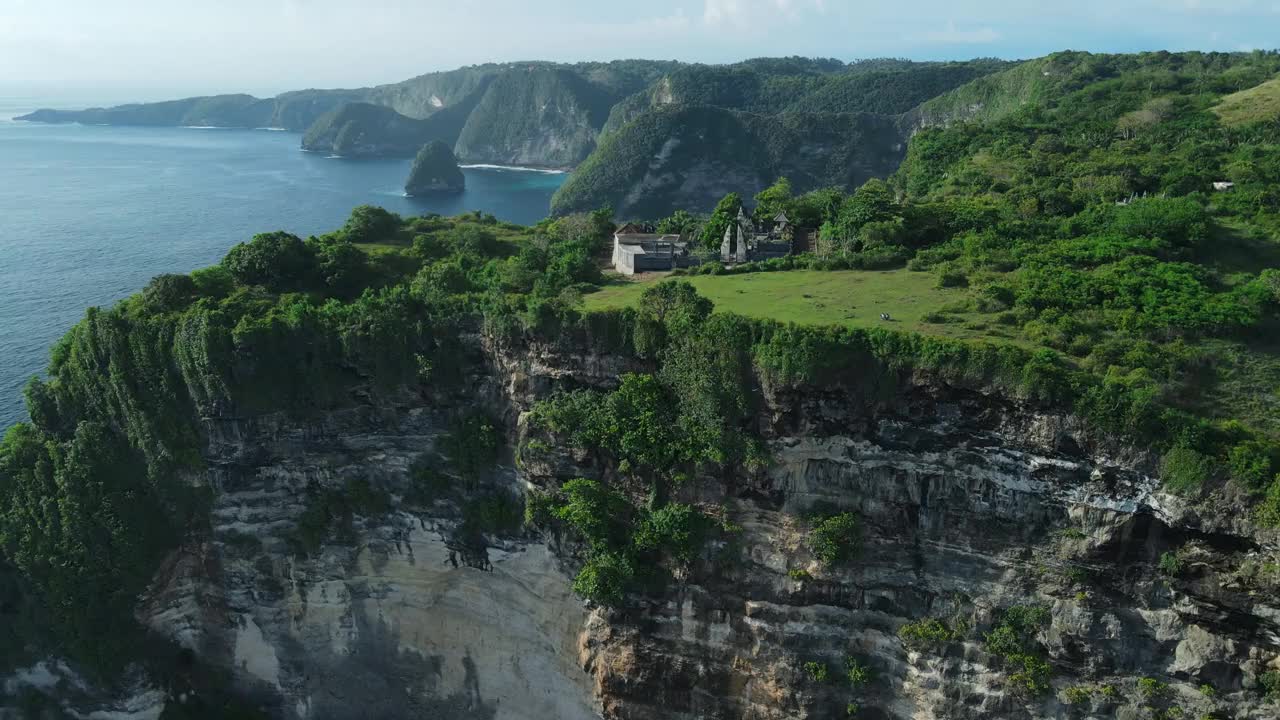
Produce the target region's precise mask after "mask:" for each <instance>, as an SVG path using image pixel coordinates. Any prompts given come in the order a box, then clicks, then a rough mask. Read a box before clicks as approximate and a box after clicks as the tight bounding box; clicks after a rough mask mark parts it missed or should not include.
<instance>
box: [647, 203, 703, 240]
mask: <svg viewBox="0 0 1280 720" xmlns="http://www.w3.org/2000/svg"><path fill="white" fill-rule="evenodd" d="M700 222H701V220H700V219H699V218H698V216H697V215H694V214H693V213H691V212H689V211H688V210H683V209H681V210H676V211H675V212H673V213H671V215H669V216H668V217H665V218H663V219H662V220H659V221H658V232H660V233H662V234H663V235H684V234H685V233H692V232H693V231H694V230H696V229H697V228H698V225H699V223H700Z"/></svg>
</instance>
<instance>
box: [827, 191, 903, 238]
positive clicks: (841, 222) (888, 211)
mask: <svg viewBox="0 0 1280 720" xmlns="http://www.w3.org/2000/svg"><path fill="white" fill-rule="evenodd" d="M896 215H897V202H896V200H895V199H894V193H893V188H891V187H889V184H888V183H886V182H885V181H883V180H879V179H871V180H868V181H867V182H866V183H864V184H863V186H862V187H860V188H858V189H857V190H855V191H854V193H853V195H850V196H849V198H848V199H847V200H845V201H844V202H843V203H841V205H840V212H839V215H838V218H837V220H836V226H837V228H838V229H839V232H840V233H841V235H842V236H843V237H844V238H846V239H847V238H851V237H853V236H855V235H857V234H858V231H859V230H861V229H862V226H863V225H866V224H867V223H869V222H877V221H881V220H891V219H893V218H894V217H896Z"/></svg>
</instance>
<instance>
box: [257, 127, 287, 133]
mask: <svg viewBox="0 0 1280 720" xmlns="http://www.w3.org/2000/svg"><path fill="white" fill-rule="evenodd" d="M254 130H270V131H271V132H289V128H277V127H260V128H254Z"/></svg>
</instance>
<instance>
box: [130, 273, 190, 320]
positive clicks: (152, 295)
mask: <svg viewBox="0 0 1280 720" xmlns="http://www.w3.org/2000/svg"><path fill="white" fill-rule="evenodd" d="M195 294H196V283H195V281H194V280H192V279H191V276H190V275H173V274H166V275H157V276H155V277H154V278H151V282H149V283H147V286H146V287H145V288H143V290H142V305H143V307H145V308H146V309H147V310H148V311H149V312H168V311H170V310H178V309H180V308H182V307H183V306H184V305H185V304H186V302H187V301H188V300H190V299H191V297H192V296H194V295H195Z"/></svg>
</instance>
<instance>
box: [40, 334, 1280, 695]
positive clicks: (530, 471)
mask: <svg viewBox="0 0 1280 720" xmlns="http://www.w3.org/2000/svg"><path fill="white" fill-rule="evenodd" d="M569 337H572V336H569ZM859 362H861V361H860V359H858V358H851V367H852V366H853V365H856V364H858V363H859ZM460 363H461V367H464V368H466V370H465V373H464V375H463V376H462V377H461V378H460V382H458V383H457V385H456V386H454V387H453V389H450V390H443V389H442V388H441V386H440V385H439V384H438V383H437V384H433V385H420V386H416V387H406V388H403V389H402V390H400V391H397V392H395V393H391V394H386V393H382V394H380V396H379V397H380V399H378V400H376V401H366V402H362V403H357V404H356V405H353V406H350V407H346V408H343V409H336V410H333V411H329V412H325V413H323V414H322V415H319V416H314V417H312V418H310V419H308V420H306V421H305V422H300V421H298V420H295V419H290V418H288V417H287V416H285V415H283V414H280V413H267V414H260V415H248V416H246V415H233V414H220V413H217V412H215V413H213V414H210V415H206V416H205V417H204V418H203V419H202V421H201V424H202V434H203V435H204V437H205V440H204V444H203V447H202V450H201V453H202V455H203V456H204V459H205V463H206V465H207V469H206V470H204V471H202V472H201V473H200V474H199V476H197V477H194V478H192V480H193V481H195V482H196V483H198V484H200V485H205V486H208V487H210V488H215V489H216V496H215V500H214V502H213V505H212V506H211V509H210V513H209V520H208V522H209V527H208V530H207V532H205V533H200V534H197V535H193V536H192V537H191V538H190V539H189V540H188V541H187V542H185V543H184V544H183V545H182V547H181V548H180V549H179V550H177V551H176V552H174V553H173V554H171V555H170V556H169V558H168V559H167V560H166V561H165V563H164V565H163V567H162V568H161V570H160V571H159V572H158V573H157V574H156V575H155V577H154V579H153V581H152V583H151V586H150V588H149V589H148V591H147V592H146V593H145V595H144V596H143V597H142V598H141V600H140V602H139V603H138V605H137V610H136V615H137V617H138V619H139V620H140V621H141V622H142V623H143V624H144V625H146V626H147V627H149V628H151V629H152V630H154V631H156V632H157V633H159V634H161V635H163V636H165V637H168V638H172V639H173V640H174V641H176V642H177V643H179V644H180V645H181V646H183V647H186V648H189V649H190V650H191V651H192V652H195V653H196V654H197V655H198V657H200V658H201V659H202V661H204V662H208V663H212V664H215V665H216V666H218V667H221V668H225V669H226V670H227V671H229V672H230V674H231V677H232V679H233V682H234V685H235V686H236V687H237V688H238V689H239V691H240V692H242V693H244V694H246V695H247V696H248V697H251V698H255V699H256V700H255V702H256V703H257V704H259V706H261V707H264V708H266V709H267V710H268V713H269V715H270V716H272V717H282V718H358V717H369V716H371V715H377V716H379V717H388V718H400V717H403V718H410V717H421V716H423V715H424V714H425V715H431V716H433V717H446V718H501V719H507V718H512V719H528V720H542V719H544V718H548V717H558V718H583V719H586V718H599V717H604V718H629V719H650V718H652V719H655V720H656V719H657V718H663V719H669V718H690V719H692V718H703V717H729V718H747V717H752V718H820V717H831V716H833V714H836V715H838V714H843V713H844V711H845V708H846V705H850V704H852V705H856V707H857V708H858V715H857V716H858V717H875V718H893V719H894V720H898V719H901V720H907V719H909V718H934V717H937V718H943V717H945V718H956V719H965V718H973V719H975V720H976V719H978V718H1050V717H1062V716H1064V715H1067V714H1076V713H1079V714H1080V715H1082V716H1086V717H1102V716H1113V715H1114V716H1116V717H1140V716H1141V715H1140V714H1138V713H1140V712H1142V711H1141V710H1140V708H1143V707H1150V708H1157V709H1160V708H1166V709H1167V708H1172V707H1178V708H1180V709H1181V710H1180V712H1183V713H1184V716H1192V717H1198V716H1201V715H1202V714H1204V713H1208V712H1213V711H1221V710H1223V709H1229V710H1230V711H1231V712H1232V713H1233V714H1232V715H1231V716H1232V717H1240V718H1243V717H1249V718H1274V717H1280V714H1278V713H1277V711H1276V707H1275V706H1274V705H1268V704H1265V703H1264V701H1262V700H1261V699H1260V695H1259V692H1260V690H1259V681H1260V680H1259V679H1260V677H1261V676H1262V674H1263V673H1264V672H1265V671H1266V670H1267V669H1268V668H1270V667H1273V666H1274V664H1275V663H1276V661H1277V657H1278V656H1277V648H1276V643H1275V638H1276V637H1277V631H1280V627H1277V621H1276V618H1277V617H1278V616H1280V615H1278V614H1277V610H1280V608H1277V607H1276V604H1275V600H1274V597H1275V595H1274V588H1275V583H1276V582H1277V581H1278V580H1280V578H1277V577H1276V575H1275V573H1274V572H1273V571H1272V570H1270V569H1267V568H1268V566H1266V565H1265V564H1264V558H1265V557H1266V556H1267V555H1266V554H1267V553H1270V552H1274V547H1275V539H1276V538H1275V537H1274V535H1273V534H1271V533H1259V532H1258V531H1257V530H1255V529H1253V528H1252V527H1251V526H1250V525H1249V524H1248V523H1247V522H1244V521H1242V520H1241V519H1240V517H1238V516H1237V515H1235V514H1233V513H1231V512H1230V511H1229V510H1228V508H1226V507H1225V506H1223V505H1212V506H1192V505H1189V504H1188V503H1187V502H1185V501H1183V500H1180V499H1178V498H1176V497H1174V496H1171V495H1168V494H1166V493H1164V492H1162V491H1161V490H1160V484H1159V480H1158V478H1157V477H1156V476H1155V474H1154V469H1153V459H1152V458H1151V457H1149V456H1148V455H1147V454H1146V453H1145V452H1144V451H1143V450H1142V449H1140V448H1134V447H1130V446H1126V445H1124V444H1123V443H1117V442H1115V441H1114V440H1112V439H1110V438H1108V437H1106V436H1105V435H1101V434H1098V433H1095V432H1092V431H1090V429H1089V428H1088V427H1086V426H1085V425H1084V424H1083V423H1082V422H1081V421H1080V420H1079V419H1078V418H1076V417H1074V416H1072V415H1070V414H1069V413H1063V412H1060V411H1054V410H1053V409H1051V408H1046V407H1044V406H1043V405H1040V404H1038V403H1034V402H1029V401H1027V400H1021V399H1018V398H1017V397H1015V396H1012V395H1009V394H1007V393H1004V392H1001V391H998V390H996V389H994V388H990V387H987V388H984V387H982V386H981V385H973V384H968V385H967V386H961V385H954V384H952V383H950V382H947V381H945V380H943V379H942V378H941V377H938V376H934V375H932V374H931V373H928V372H910V371H906V372H903V371H894V370H891V369H889V368H886V367H880V368H876V367H874V363H873V364H872V365H862V367H864V368H865V369H866V374H858V373H845V374H842V375H841V376H840V379H830V380H827V381H821V382H809V383H796V382H783V381H781V380H778V379H777V378H773V377H771V374H770V373H767V372H764V371H762V370H756V371H754V373H753V378H752V380H751V382H752V384H754V385H755V386H756V387H757V388H758V391H759V403H758V407H757V408H756V410H755V411H754V412H753V413H752V415H751V417H750V419H749V422H748V425H749V426H750V428H752V429H753V430H754V431H757V432H758V433H759V434H760V437H761V438H762V439H763V440H764V441H765V442H766V444H767V447H768V450H769V453H770V454H771V455H772V462H771V464H770V465H769V466H768V467H767V468H763V469H760V470H757V471H752V472H747V473H744V474H729V475H721V474H718V473H707V474H699V475H698V476H697V477H695V478H691V479H690V480H688V481H686V483H685V484H684V485H682V486H680V487H679V488H677V489H676V496H677V498H678V499H680V500H682V501H685V502H690V503H693V504H695V505H696V506H699V507H703V508H706V509H707V511H708V512H711V513H713V514H715V515H717V516H718V517H720V522H722V523H723V524H724V526H725V527H726V528H728V530H726V531H725V532H724V534H723V535H721V539H720V540H717V541H715V542H712V543H711V544H709V545H708V546H707V547H706V548H704V549H703V550H702V551H701V552H700V553H699V556H698V559H697V560H696V561H695V562H693V563H692V564H691V565H690V566H689V567H688V569H687V570H686V571H683V572H681V573H677V575H676V576H675V578H674V582H672V583H671V584H669V585H668V586H667V588H666V589H665V590H661V591H657V592H649V593H644V594H641V595H638V596H636V597H634V598H633V599H632V600H631V601H630V602H628V603H627V605H626V606H625V607H623V608H619V609H615V610H610V609H607V608H603V607H599V606H595V605H590V604H584V603H582V601H580V600H579V599H578V598H577V597H575V596H574V594H573V591H572V590H571V584H572V577H573V573H574V572H576V570H577V568H578V567H580V557H581V555H580V551H581V549H582V546H581V545H579V544H577V543H575V542H574V541H572V540H571V539H569V538H568V537H565V536H561V535H560V534H559V533H550V532H545V531H544V532H542V533H539V532H534V531H531V530H527V529H523V530H522V529H520V528H519V527H518V525H507V526H506V527H501V525H500V524H499V525H495V526H494V528H496V529H493V531H491V532H485V533H484V534H483V535H482V536H480V537H479V538H477V536H475V535H474V534H472V531H470V530H468V529H467V526H468V523H469V522H471V520H469V519H468V518H469V513H470V512H471V511H470V510H468V509H467V508H471V507H474V505H473V504H472V503H471V500H472V499H474V498H478V497H485V496H486V494H492V493H513V494H527V493H529V492H532V491H534V490H544V491H545V490H549V489H552V488H554V487H555V486H556V484H557V483H558V482H560V481H561V480H563V479H564V478H566V477H573V476H579V475H590V476H595V477H602V478H611V479H612V481H613V482H624V484H625V481H624V480H623V478H622V477H621V476H620V475H619V473H618V468H617V467H615V466H612V465H610V464H604V465H601V464H599V463H598V458H594V457H592V456H590V455H584V454H583V453H581V452H578V451H575V450H573V449H572V448H571V447H569V446H568V445H566V444H565V443H564V442H563V439H561V441H559V442H557V441H556V439H555V438H554V437H548V436H546V435H544V434H543V433H542V431H540V430H538V429H537V428H536V426H535V425H534V424H533V423H531V421H530V414H529V410H530V409H531V408H532V407H533V406H534V404H535V403H536V402H537V401H539V400H542V399H545V398H547V397H549V396H551V395H552V393H554V392H557V391H560V390H566V389H573V388H598V389H610V388H613V387H615V386H616V384H617V378H618V377H619V376H620V375H621V374H622V373H624V372H627V371H648V370H650V369H652V366H651V364H650V363H649V362H646V361H642V360H638V359H635V358H634V357H632V356H630V355H629V354H627V353H623V354H618V353H616V352H613V351H609V350H606V349H604V348H603V347H602V346H600V345H599V343H593V342H587V343H583V342H582V341H581V340H573V339H561V340H544V339H538V338H536V337H528V338H525V339H523V340H515V341H512V340H510V339H507V340H501V339H498V338H496V337H493V336H480V335H473V336H471V340H470V341H468V342H467V343H466V344H465V346H464V348H463V351H462V353H461V356H460ZM361 395H364V393H363V392H362V391H361V392H357V393H356V396H361ZM365 397H368V396H367V395H365ZM477 410H479V411H482V412H484V413H485V414H487V415H488V416H490V417H493V418H495V419H496V422H497V424H498V427H499V428H500V430H501V432H502V435H504V436H505V441H504V445H506V447H508V448H519V451H518V453H517V454H516V455H514V456H513V454H512V452H511V451H510V450H508V451H505V452H503V453H501V454H500V459H499V461H498V462H497V463H496V464H495V465H494V466H493V467H492V468H490V469H489V470H487V471H485V472H484V473H483V474H482V475H481V476H479V477H477V478H475V479H472V480H466V479H465V478H464V477H459V476H457V475H456V474H454V473H455V470H454V469H456V468H457V467H459V465H458V464H457V460H458V456H457V453H458V452H460V451H459V450H458V446H457V444H456V442H455V441H453V440H451V437H452V436H453V435H454V434H455V433H456V428H457V424H456V417H457V416H458V414H459V413H471V412H475V411H477ZM535 447H536V448H538V449H537V450H536V451H535V450H534V448H535ZM451 454H452V457H451ZM515 457H519V458H521V459H520V460H518V461H517V460H515V459H514V458H515ZM450 468H454V469H450ZM424 478H425V479H424ZM424 483H425V484H424ZM358 484H365V486H367V487H374V488H378V489H379V490H380V491H383V492H385V493H386V497H387V499H388V502H389V504H387V505H382V506H378V504H377V503H371V504H368V505H367V509H364V510H357V511H355V513H354V514H353V515H348V516H347V519H346V520H345V521H340V523H339V528H342V527H345V529H339V530H338V531H337V532H335V533H331V534H329V535H327V536H325V537H323V538H322V540H321V541H320V542H318V543H317V544H316V545H315V546H314V547H312V548H310V550H308V549H306V547H305V545H304V546H300V545H299V542H300V541H299V534H300V531H301V529H302V528H305V527H306V526H308V524H313V523H314V522H315V520H314V517H315V507H316V502H317V498H319V497H324V496H325V494H326V493H331V492H342V491H343V490H344V488H346V489H349V488H351V487H353V486H355V485H358ZM489 496H491V495H489ZM832 511H844V512H851V513H856V515H857V517H858V518H859V525H860V540H859V549H858V551H857V553H856V555H855V556H854V558H853V559H852V561H851V562H849V563H847V564H843V565H840V566H837V567H831V566H828V565H826V564H824V563H823V562H821V561H820V560H819V558H818V557H817V555H816V553H815V552H814V550H813V548H812V545H811V543H810V542H809V541H808V539H807V537H808V532H809V525H810V523H811V522H812V520H810V518H812V517H813V513H814V512H828V513H829V512H832ZM341 523H346V524H345V525H342V524H341ZM1171 552H1176V553H1177V554H1178V556H1179V557H1180V558H1182V560H1181V562H1182V563H1183V564H1184V569H1183V570H1182V571H1180V572H1178V573H1176V574H1169V573H1166V572H1162V571H1161V570H1160V569H1158V568H1159V566H1160V562H1159V560H1160V558H1161V557H1162V555H1163V554H1166V553H1171ZM1011 607H1037V608H1043V609H1045V613H1046V614H1045V616H1044V618H1045V619H1044V621H1043V625H1041V626H1039V627H1037V628H1035V629H1034V631H1033V634H1034V638H1035V640H1036V642H1037V644H1038V645H1039V646H1041V647H1042V648H1043V652H1044V654H1045V658H1046V659H1047V662H1048V663H1049V664H1050V665H1051V667H1052V676H1051V680H1048V681H1047V682H1049V684H1050V685H1051V690H1050V691H1049V692H1038V693H1028V692H1026V691H1025V690H1023V689H1020V686H1019V685H1018V684H1017V679H1016V675H1015V670H1014V669H1011V667H1010V663H1009V661H1008V660H1007V659H1002V658H1001V656H1000V655H998V654H996V653H993V652H992V651H991V647H992V646H991V643H990V642H989V641H984V640H983V635H984V632H989V631H991V629H992V628H993V627H994V626H995V625H996V624H997V620H998V619H999V618H1000V617H1001V616H1002V615H1001V613H1002V612H1004V611H1007V609H1009V608H1011ZM925 618H940V619H942V622H944V623H945V627H946V628H949V629H948V630H947V634H946V636H945V637H944V638H943V639H942V640H939V641H937V642H936V643H935V644H934V645H925V646H917V645H911V644H904V642H903V640H902V639H900V637H899V631H900V630H901V629H902V628H903V627H904V626H908V627H909V626H910V625H909V624H911V623H918V622H920V621H921V620H922V619H925ZM850 660H855V661H856V665H857V666H864V670H869V671H870V672H869V675H868V677H869V678H870V679H869V680H866V681H865V682H858V683H850V682H849V681H847V680H845V679H844V677H843V670H841V669H839V668H843V667H844V666H845V664H846V662H847V661H850ZM819 666H821V667H829V668H837V669H836V670H835V671H833V672H834V675H835V676H836V677H834V678H827V679H818V678H816V677H815V671H814V670H813V668H816V667H819ZM39 670H40V672H43V673H45V674H48V675H52V676H54V677H57V676H58V672H60V671H58V670H57V667H56V666H54V668H53V669H52V670H50V668H49V667H48V666H42V667H41V668H40V669H39ZM64 671H65V670H64ZM64 671H63V672H64ZM36 674H38V673H37V672H36V669H33V670H32V671H30V672H29V673H28V675H29V676H35V675H36ZM1144 679H1150V682H1144ZM1151 683H1157V684H1156V685H1152V684H1151ZM1206 685H1207V686H1211V687H1212V688H1213V689H1214V690H1213V694H1211V695H1206V694H1205V693H1203V692H1201V690H1200V688H1202V687H1203V686H1206ZM1152 688H1156V689H1152ZM174 703H181V700H180V699H178V698H176V697H174V696H169V697H168V698H166V697H165V695H164V693H160V694H157V693H156V691H155V689H154V687H152V686H150V685H147V684H145V683H144V684H142V685H140V686H138V687H136V688H135V689H134V690H133V691H132V694H131V695H129V696H127V697H125V698H121V699H119V700H117V701H116V702H115V703H114V704H112V705H110V707H113V708H117V709H119V708H124V707H131V708H133V711H132V713H133V714H130V715H128V716H129V717H156V715H157V714H158V713H159V708H160V707H161V706H162V705H165V704H168V705H173V704H174ZM81 707H82V709H83V708H84V707H86V706H81ZM97 707H102V706H101V705H98V706H97Z"/></svg>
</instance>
